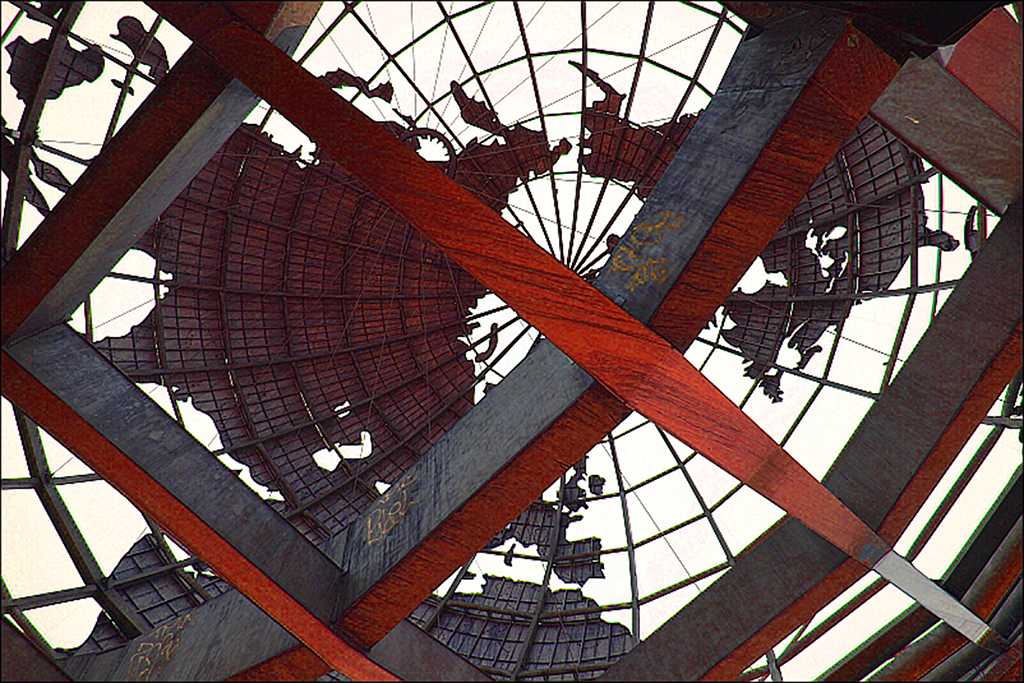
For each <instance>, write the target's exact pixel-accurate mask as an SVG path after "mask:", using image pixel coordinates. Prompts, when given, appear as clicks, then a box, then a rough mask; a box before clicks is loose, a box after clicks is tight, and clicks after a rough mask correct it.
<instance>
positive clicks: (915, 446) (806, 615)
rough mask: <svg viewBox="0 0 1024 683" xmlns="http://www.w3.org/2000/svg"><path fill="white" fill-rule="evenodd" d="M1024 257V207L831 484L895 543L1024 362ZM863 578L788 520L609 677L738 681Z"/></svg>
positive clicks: (1011, 216) (873, 415) (970, 275)
mask: <svg viewBox="0 0 1024 683" xmlns="http://www.w3.org/2000/svg"><path fill="white" fill-rule="evenodd" d="M1022 250H1024V239H1022V231H1021V214H1020V207H1019V205H1017V206H1015V207H1012V208H1011V209H1010V210H1008V211H1007V213H1006V215H1005V216H1004V217H1003V220H1002V221H1001V222H1000V224H999V227H997V228H996V230H995V231H994V232H993V234H992V236H991V237H990V239H989V241H988V242H986V245H985V248H984V249H982V251H981V252H980V253H979V254H978V256H977V257H976V258H975V260H974V262H973V263H972V264H971V266H970V268H969V269H968V270H967V273H966V274H965V275H964V277H963V279H962V280H961V282H960V284H959V285H958V286H957V287H956V288H955V289H954V290H953V291H952V292H951V294H950V296H949V299H948V300H947V301H946V303H945V305H944V306H943V308H942V310H941V311H940V312H939V314H938V316H937V317H936V318H935V321H934V322H933V323H932V324H931V326H930V327H929V328H928V330H927V332H925V334H924V336H923V337H922V338H921V341H920V342H918V344H917V346H916V347H915V348H914V351H913V353H911V355H910V357H909V358H908V359H907V362H906V364H905V365H904V366H903V367H902V368H901V370H900V372H899V374H897V375H896V378H895V380H894V381H893V383H892V384H891V385H890V387H889V389H888V390H887V391H886V392H885V393H884V394H883V395H882V396H881V398H879V399H878V401H876V402H875V403H874V405H872V407H871V409H870V410H869V411H868V413H867V415H865V417H864V419H863V420H862V421H861V423H860V425H859V426H858V427H857V429H856V431H855V432H854V434H853V436H851V437H850V440H849V441H848V442H847V444H846V446H845V447H844V448H843V451H842V453H841V454H840V456H839V458H838V459H837V460H836V462H835V464H834V465H833V466H832V468H831V470H830V471H829V473H828V474H827V475H826V476H825V478H824V480H823V481H824V483H825V485H826V486H827V487H828V488H829V489H830V490H832V491H833V492H834V493H835V494H836V495H837V496H838V497H839V498H840V499H841V500H843V501H844V502H845V503H846V504H847V505H848V506H849V507H850V508H851V509H852V510H853V511H854V512H855V513H857V514H858V515H859V516H860V517H861V518H862V519H864V520H865V521H867V522H868V523H869V524H870V525H871V526H872V527H873V528H875V529H878V530H880V533H881V535H882V537H883V538H884V539H885V540H886V541H888V542H890V543H893V542H895V541H896V539H897V538H898V537H899V535H900V534H901V533H902V532H903V530H904V529H905V528H906V527H907V525H908V524H909V523H910V520H911V519H912V518H913V515H914V513H915V512H916V510H917V509H918V508H919V507H920V505H921V504H923V503H924V501H925V499H926V498H927V496H928V494H929V493H930V492H931V490H932V488H933V487H934V485H935V482H937V481H938V480H939V479H940V478H941V476H942V473H943V472H944V471H945V470H946V469H947V468H948V467H949V465H950V464H951V463H952V461H953V460H954V459H955V458H956V456H957V454H958V453H959V452H960V449H961V448H963V445H964V444H965V443H966V442H967V440H968V439H969V438H970V436H971V434H972V433H973V432H974V430H975V429H976V428H977V426H978V425H979V424H980V422H981V420H982V419H983V418H984V417H985V415H986V413H987V412H988V410H989V408H990V407H991V406H992V404H993V403H994V402H995V401H996V399H997V398H998V397H999V394H1000V392H1001V391H1002V390H1003V388H1004V387H1005V386H1006V385H1007V383H1009V381H1010V380H1011V379H1012V378H1013V376H1014V373H1016V372H1017V370H1018V368H1019V367H1020V363H1021V361H1020V357H1021V299H1020V292H1021V288H1022V276H1021V252H1022ZM922 406H927V410H924V411H922V409H921V408H922ZM894 444H898V445H899V448H898V450H894V446H893V445H894ZM864 574H865V570H864V568H863V567H862V566H860V565H858V564H857V563H855V562H852V561H850V560H848V558H846V557H845V556H844V555H843V554H842V553H841V552H839V551H838V550H837V549H836V548H834V547H833V546H831V545H829V544H828V543H825V542H823V541H822V540H821V538H819V537H817V536H816V535H814V534H813V533H811V532H810V531H809V530H808V529H807V528H805V527H804V526H803V525H802V524H800V523H798V522H796V521H795V520H792V519H786V520H785V521H783V522H782V523H780V524H779V525H777V526H776V527H774V528H773V529H772V530H771V531H770V532H768V533H766V534H765V535H764V536H763V537H762V538H761V539H760V540H759V542H757V543H756V544H755V545H753V546H752V547H750V548H748V549H747V550H746V551H744V552H743V553H742V554H741V555H740V556H739V557H738V558H737V563H736V565H735V566H734V567H733V568H732V569H731V570H730V571H729V572H728V573H726V574H725V575H724V576H723V577H722V578H720V579H719V580H718V581H716V582H715V583H714V584H712V585H711V586H710V587H709V588H708V589H707V590H706V591H704V592H703V593H701V594H700V595H699V596H698V597H697V598H695V599H694V600H693V601H692V602H691V603H689V604H688V605H687V606H686V608H685V609H684V610H682V611H681V612H680V613H679V614H677V615H676V616H674V617H673V618H672V619H670V620H669V621H667V622H666V623H665V624H664V625H663V626H662V627H661V628H659V629H658V630H657V631H656V632H655V633H654V634H652V635H651V636H650V637H649V638H647V640H645V641H643V642H642V643H640V645H638V646H637V647H636V649H634V650H633V651H632V652H630V653H629V654H627V655H626V656H625V657H623V658H622V659H621V660H619V662H618V663H617V664H615V665H614V666H612V668H611V669H609V671H608V674H607V677H608V679H609V680H621V679H630V680H645V679H679V678H682V679H692V680H695V679H698V678H706V679H711V680H716V679H717V680H728V679H733V678H736V677H737V676H739V674H740V673H741V672H742V671H743V670H744V669H745V668H746V667H747V665H749V664H750V663H751V662H753V661H754V660H756V659H757V658H758V657H760V656H761V655H762V654H764V653H765V652H766V651H768V650H769V649H770V648H772V647H774V646H775V645H776V644H777V643H779V642H780V641H781V640H782V639H784V638H785V637H786V636H787V635H789V634H790V633H792V632H793V631H794V630H795V629H796V628H798V627H799V626H800V625H801V624H803V623H806V622H807V621H809V620H810V619H811V618H813V616H814V615H815V613H816V612H817V611H818V610H819V609H821V607H822V606H823V605H825V604H827V603H828V602H829V601H830V600H832V599H833V598H835V597H837V596H838V595H839V594H840V593H842V592H843V591H844V590H846V589H847V588H849V587H850V586H851V585H852V584H853V583H854V582H855V581H857V579H859V578H860V577H862V576H863V575H864ZM679 643H694V644H697V643H699V646H698V645H694V646H693V647H680V646H679Z"/></svg>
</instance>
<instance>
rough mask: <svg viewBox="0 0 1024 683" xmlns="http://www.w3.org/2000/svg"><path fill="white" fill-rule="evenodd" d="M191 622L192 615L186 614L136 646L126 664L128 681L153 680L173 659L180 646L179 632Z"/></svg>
mask: <svg viewBox="0 0 1024 683" xmlns="http://www.w3.org/2000/svg"><path fill="white" fill-rule="evenodd" d="M190 621H192V613H191V612H187V613H185V614H182V615H181V616H180V617H177V618H176V619H173V620H172V621H169V622H167V623H166V624H164V625H163V626H159V627H157V628H156V629H155V630H153V631H152V632H151V633H149V634H148V635H147V636H146V637H145V638H143V639H142V640H141V641H140V642H139V644H138V645H136V646H135V652H134V653H132V657H131V659H130V660H129V662H128V675H127V676H128V679H129V680H133V681H149V680H153V677H154V675H155V674H158V673H159V672H160V671H161V670H162V669H163V668H164V667H165V666H167V663H168V662H170V661H171V658H172V657H174V653H175V652H177V650H178V645H180V644H181V632H182V631H184V630H185V627H186V626H187V625H188V623H189V622H190Z"/></svg>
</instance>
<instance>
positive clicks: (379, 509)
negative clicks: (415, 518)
mask: <svg viewBox="0 0 1024 683" xmlns="http://www.w3.org/2000/svg"><path fill="white" fill-rule="evenodd" d="M415 483H416V475H415V473H411V474H407V475H406V476H404V477H402V480H401V481H399V482H398V483H397V484H395V485H394V486H392V487H391V488H389V489H388V490H387V491H385V492H384V494H383V495H382V496H381V497H380V500H379V501H378V502H377V503H376V504H375V505H374V506H373V507H372V508H370V511H369V513H367V516H366V543H367V545H373V544H374V543H377V542H379V541H382V540H384V539H385V538H386V537H387V535H388V534H389V533H391V530H392V529H394V528H395V527H396V526H398V523H399V522H401V521H402V520H403V519H405V516H406V515H407V514H408V513H409V508H410V507H412V506H413V505H414V504H415V503H416V500H415V499H414V498H412V497H411V495H410V491H409V489H410V488H411V487H412V485H413V484H415Z"/></svg>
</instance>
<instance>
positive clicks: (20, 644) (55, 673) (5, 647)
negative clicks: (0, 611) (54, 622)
mask: <svg viewBox="0 0 1024 683" xmlns="http://www.w3.org/2000/svg"><path fill="white" fill-rule="evenodd" d="M0 628H2V629H3V632H2V634H3V637H2V638H0V666H2V669H0V679H2V680H4V681H70V680H71V678H70V677H69V676H68V675H67V674H66V673H65V672H64V671H63V670H62V669H61V668H60V666H58V665H57V663H56V662H54V661H53V660H52V659H50V657H49V656H47V655H46V654H45V653H44V652H43V651H42V650H40V649H39V647H38V646H37V645H36V644H35V643H33V642H32V641H31V640H29V639H28V638H26V637H25V634H23V633H22V632H21V631H19V630H18V629H17V628H15V627H14V626H12V625H11V624H10V623H9V622H8V621H7V619H4V620H3V625H2V626H0Z"/></svg>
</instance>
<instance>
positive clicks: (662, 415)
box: [151, 2, 991, 642]
mask: <svg viewBox="0 0 1024 683" xmlns="http://www.w3.org/2000/svg"><path fill="white" fill-rule="evenodd" d="M151 5H152V6H153V7H154V8H155V9H156V10H157V11H158V12H159V13H160V14H162V15H163V16H165V18H167V19H168V20H170V21H171V22H172V23H173V24H175V25H176V26H177V27H178V28H179V29H180V30H182V31H183V32H184V33H186V34H187V35H189V37H191V38H192V39H193V40H194V41H196V43H197V44H200V45H202V46H203V48H204V49H206V50H208V51H209V53H210V54H211V56H213V57H214V59H215V60H216V61H217V62H218V63H219V64H220V65H221V66H222V67H223V68H225V69H226V70H228V71H229V72H231V73H232V74H235V75H236V76H238V77H239V78H240V79H241V80H242V81H243V82H245V83H246V84H247V85H248V86H249V87H250V88H252V89H253V91H254V92H256V93H258V94H260V95H261V96H262V97H264V98H265V99H267V100H268V101H269V102H270V103H271V104H273V105H274V106H275V107H276V108H277V109H278V110H279V111H281V113H282V114H284V115H285V116H286V117H287V118H288V119H289V120H291V121H292V122H293V123H294V124H296V125H298V126H299V127H300V128H301V129H303V130H304V131H305V132H306V133H307V134H308V135H309V136H310V137H311V138H313V139H314V140H317V141H318V142H319V144H320V145H321V147H322V149H325V150H326V151H327V152H328V153H329V154H330V155H331V156H332V158H334V160H335V161H337V162H338V163H340V164H342V165H343V166H345V167H346V168H347V169H348V170H349V171H350V172H351V173H352V174H353V175H355V176H356V177H357V178H359V179H360V180H361V181H362V182H363V183H365V184H366V185H367V186H368V187H370V188H372V189H373V190H374V191H375V192H376V193H377V194H378V195H379V196H380V197H381V198H382V199H383V200H384V201H385V202H387V203H388V204H389V205H390V206H391V207H392V208H393V209H395V210H396V211H398V213H400V214H402V215H403V216H404V217H405V218H406V219H407V220H409V221H410V222H411V223H413V224H414V225H416V226H417V228H419V229H420V230H421V232H423V233H424V234H425V235H426V236H428V237H429V238H430V239H432V240H433V241H434V242H435V243H436V244H437V245H438V246H439V247H440V248H441V249H442V250H443V251H444V252H445V253H446V254H448V255H449V256H450V257H451V258H453V259H454V260H455V261H456V262H458V263H459V264H460V265H461V266H462V267H463V268H464V269H466V270H467V271H468V272H470V273H471V274H473V275H474V276H475V277H476V278H477V279H478V280H480V281H481V282H482V283H483V284H485V285H487V286H488V287H490V288H491V289H492V290H493V291H495V292H496V293H498V294H499V295H500V296H502V298H503V299H504V300H505V301H507V302H508V303H509V304H510V305H511V306H512V307H513V308H515V309H516V310H517V312H518V313H519V314H520V315H522V316H523V318H525V319H526V320H528V321H530V322H531V323H532V324H533V325H534V326H536V327H537V328H538V329H539V330H540V331H541V332H543V333H544V334H545V336H546V337H547V338H548V339H549V340H551V342H552V343H554V344H555V345H556V346H558V347H559V348H560V349H561V350H562V351H563V352H564V353H566V355H568V356H569V357H571V358H572V359H574V360H575V361H576V362H578V363H579V365H580V366H581V367H583V368H584V369H585V370H586V371H587V372H588V373H589V374H590V375H591V376H593V377H594V378H595V379H596V380H597V381H598V382H600V383H601V384H602V385H604V386H605V387H606V388H607V389H608V390H609V391H611V392H612V393H613V394H614V395H615V396H616V397H617V398H618V399H619V400H620V401H622V402H623V403H625V404H626V405H627V406H629V407H630V408H632V409H634V410H637V411H638V412H641V413H643V414H644V415H646V416H647V417H648V418H650V419H651V420H652V421H654V422H656V423H657V424H659V425H661V426H662V427H663V428H665V429H666V430H667V431H669V432H670V433H672V434H673V435H674V436H676V437H677V438H679V439H680V440H682V441H684V442H686V443H687V444H689V445H690V446H692V447H693V448H695V449H696V450H699V451H701V452H702V453H704V454H705V455H706V456H707V457H709V458H710V459H711V460H712V461H714V462H715V463H716V464H718V465H719V466H720V467H722V468H723V469H725V470H726V471H728V472H729V473H730V474H732V475H733V476H735V477H737V478H738V479H740V480H741V481H743V482H744V483H746V484H747V485H749V486H750V487H751V488H753V489H754V490H756V491H758V492H759V493H761V494H762V495H764V496H765V497H767V498H768V499H769V500H772V501H773V502H774V503H775V504H777V505H779V506H780V507H781V508H783V509H784V510H786V511H787V512H788V513H789V514H790V515H791V516H793V517H795V518H797V519H799V520H800V521H801V522H803V523H804V524H805V525H806V526H807V527H808V528H810V529H812V530H814V531H815V532H816V533H818V534H819V535H821V536H822V537H823V538H825V539H826V540H828V541H829V542H830V543H832V544H833V545H835V546H836V547H838V548H840V549H841V550H843V551H844V552H846V553H847V554H849V555H850V556H851V557H853V558H855V559H857V560H858V561H859V562H861V563H862V564H864V565H865V566H867V567H872V568H875V569H876V570H878V571H880V572H881V573H883V575H886V574H888V578H890V580H891V581H893V582H894V583H897V584H898V585H900V587H901V588H902V589H903V590H905V591H907V592H908V593H910V594H911V595H912V596H914V597H916V598H918V599H919V600H920V601H921V602H922V603H924V604H926V605H929V604H930V605H931V607H932V608H933V609H934V608H935V607H936V605H937V604H938V602H936V601H940V602H943V603H944V604H943V605H942V609H945V610H950V614H952V611H956V610H955V608H959V612H958V613H957V614H956V617H954V618H953V620H954V621H955V622H956V623H957V624H958V626H959V627H960V628H964V629H966V630H965V633H967V634H968V635H969V636H970V637H972V638H973V639H976V640H978V641H979V642H980V641H981V640H983V639H984V638H985V637H987V636H988V635H990V633H991V631H990V630H989V629H988V628H987V627H986V626H984V625H983V624H980V623H979V622H978V620H977V618H976V617H974V615H972V614H970V613H969V612H968V611H966V610H965V609H963V608H962V607H961V606H959V605H958V604H956V603H954V604H948V601H946V600H945V599H944V597H943V596H944V594H936V592H935V587H934V585H933V584H931V583H930V582H928V581H927V580H923V581H922V578H923V577H920V576H919V575H914V574H913V572H914V570H913V568H912V567H911V566H910V565H909V563H906V562H905V561H904V560H902V558H899V557H898V556H896V555H895V553H893V552H892V551H891V548H890V547H889V546H888V544H887V543H885V542H884V541H883V540H882V539H881V538H880V537H879V536H878V535H877V534H876V533H875V532H874V531H873V530H871V529H870V528H869V527H868V526H867V525H866V524H865V523H864V522H863V521H862V520H860V519H859V518H858V517H857V516H856V515H854V514H853V513H852V512H850V510H849V509H848V508H847V507H846V506H845V505H843V504H842V503H841V502H840V501H839V500H838V499H837V498H836V497H835V496H834V495H833V494H832V493H831V492H829V491H828V490H827V489H826V488H825V487H824V486H822V485H821V483H820V482H818V481H817V480H816V479H814V477H812V476H811V475H810V474H809V473H808V472H807V471H806V470H805V469H804V468H803V467H802V466H801V465H800V464H799V463H797V462H796V461H795V460H794V459H793V458H792V457H791V456H789V454H788V453H786V452H785V451H784V450H783V449H782V448H780V447H779V446H778V444H776V443H775V442H774V440H772V439H771V437H769V436H768V435H767V434H765V433H764V431H763V430H761V429H760V428H759V427H758V426H757V425H756V424H755V423H754V422H753V421H752V420H750V418H748V417H747V416H746V415H745V414H744V413H743V412H742V411H741V410H739V409H738V408H737V407H736V406H735V405H734V404H733V403H732V402H731V401H729V399H728V398H727V397H725V396H724V394H722V393H721V392H720V391H719V390H718V389H717V388H716V387H715V386H714V385H712V384H711V383H710V382H709V381H707V380H706V379H705V378H704V377H703V376H702V375H701V374H700V373H699V372H698V371H697V370H696V369H695V368H693V366H692V365H690V364H689V363H688V362H687V361H686V360H685V359H684V358H683V356H682V354H680V353H679V351H677V350H676V349H675V348H673V347H672V345H671V344H670V343H669V342H668V341H666V340H665V339H664V338H662V337H661V336H659V335H658V334H656V333H655V332H653V331H652V330H651V329H650V328H648V327H646V326H645V325H643V324H642V323H640V322H639V321H638V320H636V319H635V318H633V317H632V316H630V315H629V314H627V313H626V312H625V311H624V310H623V309H621V308H620V307H619V306H617V305H616V304H615V303H613V302H612V301H611V300H609V299H608V298H607V297H605V296H604V295H603V294H602V293H601V292H599V291H598V290H597V289H595V288H593V287H591V286H590V285H588V284H587V283H585V282H584V281H583V280H582V279H581V278H580V277H579V276H577V275H576V274H575V273H573V272H572V271H570V270H569V269H568V268H566V267H565V266H563V265H562V264H560V263H558V262H557V261H556V260H555V259H553V258H552V257H551V256H550V255H548V254H547V253H545V252H544V251H543V250H542V249H541V248H540V247H538V246H537V245H536V244H534V243H533V242H532V241H530V240H529V239H528V238H526V237H525V236H523V235H521V234H519V233H518V232H517V231H516V230H514V229H513V228H512V227H511V226H509V225H508V224H507V223H506V222H505V221H504V220H503V219H502V218H501V217H500V216H499V215H498V214H497V213H496V212H494V211H493V210H491V209H489V208H488V207H486V206H485V205H483V204H482V203H481V202H480V201H479V200H477V199H476V198H475V197H474V196H472V195H471V194H470V193H469V192H468V191H466V190H464V189H463V188H461V187H460V186H458V185H457V184H455V183H454V182H452V181H451V180H450V179H448V178H447V177H446V176H444V174H442V173H441V172H440V171H439V170H437V169H435V168H433V167H432V166H430V165H429V164H427V163H426V162H425V161H423V160H422V159H421V158H420V157H419V156H418V155H417V154H416V153H415V152H414V151H413V150H411V149H409V148H408V147H406V146H404V145H402V144H401V143H400V142H399V141H398V140H397V139H396V138H394V137H393V136H391V135H390V134H389V133H387V132H386V131H385V130H384V129H383V128H382V127H381V126H379V125H378V124H376V123H374V122H373V121H371V120H370V119H369V118H367V117H366V116H364V115H363V114H362V113H361V112H359V111H358V110H357V109H355V108H354V107H352V106H351V105H350V104H348V103H347V102H344V101H343V100H341V99H340V98H338V97H336V96H335V95H334V93H333V92H332V91H331V90H330V89H329V88H327V87H326V86H325V85H323V84H322V83H320V82H319V81H318V80H317V79H316V78H315V77H313V76H312V75H311V74H309V73H308V72H306V71H305V70H303V69H302V68H301V67H300V66H298V65H297V64H295V63H294V61H293V60H291V59H290V58H288V57H287V56H286V55H284V54H283V53H281V52H280V51H278V50H276V49H275V48H274V47H273V46H272V45H270V44H269V43H268V42H267V41H266V40H265V39H264V38H263V37H262V36H260V35H259V34H257V33H256V32H254V31H252V30H251V29H249V28H248V27H246V26H244V25H242V24H240V23H238V22H230V23H228V24H226V25H223V26H220V27H218V28H216V29H210V27H209V25H208V24H203V23H201V22H197V21H195V19H194V17H192V16H191V15H190V13H189V12H188V11H187V10H184V8H182V7H181V6H179V5H176V4H173V3H161V2H157V3H151ZM833 51H835V52H838V53H840V54H842V53H847V54H846V55H843V56H844V57H846V59H840V60H836V61H839V62H842V63H844V64H845V66H846V68H845V69H841V68H834V69H833V70H831V71H830V70H829V69H828V68H827V67H826V68H825V69H823V70H822V72H821V73H819V74H818V80H817V81H815V82H812V83H811V84H810V85H809V86H808V91H809V93H810V96H809V97H806V98H804V99H803V100H801V104H803V105H804V106H807V107H810V108H816V109H817V112H818V114H819V115H820V116H822V117H824V118H832V119H834V120H835V122H836V124H837V125H839V126H844V125H852V123H854V122H855V121H856V120H857V118H859V117H858V116H857V112H856V111H853V112H851V111H848V110H845V109H844V108H842V107H836V102H835V99H834V97H833V95H832V94H831V90H832V88H833V87H834V86H835V85H837V84H838V83H839V81H840V79H843V80H845V79H848V78H850V77H851V76H852V77H854V78H857V79H858V80H864V81H868V82H876V83H877V82H885V81H887V80H889V79H891V78H892V77H893V75H895V73H896V71H897V69H898V64H897V63H896V62H895V61H894V60H893V59H892V58H891V57H890V56H889V55H887V54H886V53H884V52H883V51H882V50H880V49H879V48H877V47H876V46H875V45H874V44H873V43H872V42H871V41H870V40H868V39H867V38H866V37H865V36H863V34H861V33H860V32H859V31H858V30H857V29H855V28H854V27H852V26H850V25H847V26H846V27H845V34H844V35H843V37H842V38H841V39H840V40H838V41H837V42H836V43H835V45H834V46H833ZM826 64H828V62H826ZM851 70H852V71H853V73H851ZM853 109H854V110H855V109H856V107H853ZM794 142H796V141H794ZM730 208H731V209H732V215H731V216H729V217H728V218H726V220H730V219H731V220H733V221H736V222H737V224H742V221H743V219H744V218H747V217H750V216H751V215H752V214H753V212H755V211H756V210H757V209H758V207H755V206H750V207H743V206H737V205H735V204H734V205H732V206H731V207H730ZM687 220H688V217H687V216H686V215H685V214H683V213H681V212H679V213H668V214H666V215H660V216H658V217H656V218H655V219H653V220H651V221H650V222H648V223H647V224H645V225H641V226H634V228H633V231H634V238H635V239H639V240H640V241H643V242H647V243H651V242H654V243H657V242H658V241H659V240H661V239H663V238H664V234H665V232H667V231H675V230H680V229H683V227H684V226H685V225H686V223H687ZM720 220H721V219H720ZM621 253H622V251H621V249H620V251H619V253H618V254H616V255H613V258H612V268H613V270H618V269H620V266H621V269H622V270H632V274H633V276H634V277H635V278H637V279H638V282H639V284H643V283H644V281H645V279H646V280H648V281H649V280H650V279H651V277H653V276H652V275H651V274H650V272H648V271H647V270H644V269H643V268H639V269H638V268H637V267H636V265H635V263H632V264H631V263H629V262H627V261H626V260H623V261H619V260H618V259H617V257H618V256H621ZM497 254H501V255H502V256H503V258H501V259H498V258H494V255H497ZM595 332H596V334H595ZM904 574H905V575H904ZM945 597H948V596H945Z"/></svg>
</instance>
